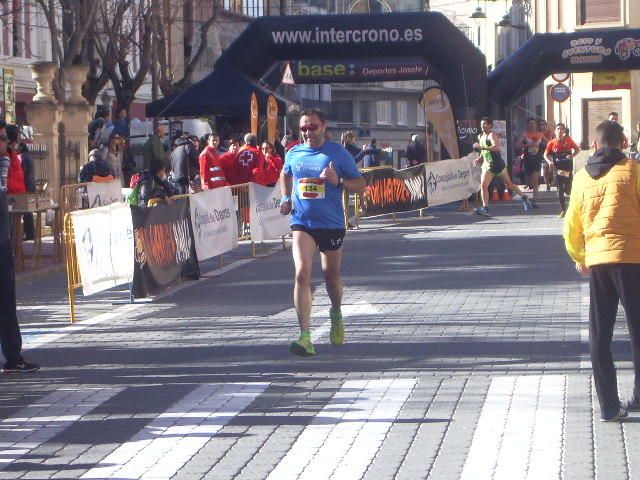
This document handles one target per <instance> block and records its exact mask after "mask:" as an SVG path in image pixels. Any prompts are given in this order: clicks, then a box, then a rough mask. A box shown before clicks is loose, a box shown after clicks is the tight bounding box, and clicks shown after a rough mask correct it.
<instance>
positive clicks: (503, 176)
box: [499, 172, 523, 197]
mask: <svg viewBox="0 0 640 480" xmlns="http://www.w3.org/2000/svg"><path fill="white" fill-rule="evenodd" d="M499 177H500V179H501V180H502V181H503V182H504V185H505V186H506V187H507V189H508V190H513V191H514V192H516V193H517V194H518V195H520V196H521V197H522V195H523V193H522V190H520V187H518V186H517V185H516V184H515V183H513V182H512V181H511V178H510V177H509V173H508V172H502V173H501V174H500V175H499Z"/></svg>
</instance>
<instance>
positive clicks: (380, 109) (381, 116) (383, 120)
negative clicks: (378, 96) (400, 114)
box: [376, 100, 393, 125]
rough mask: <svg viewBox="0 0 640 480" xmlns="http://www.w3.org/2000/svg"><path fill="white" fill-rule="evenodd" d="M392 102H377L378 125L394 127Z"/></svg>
mask: <svg viewBox="0 0 640 480" xmlns="http://www.w3.org/2000/svg"><path fill="white" fill-rule="evenodd" d="M391 108H392V107H391V100H378V101H377V102H376V123H377V124H378V125H392V123H391V122H392V121H393V119H392V115H393V114H392V111H391Z"/></svg>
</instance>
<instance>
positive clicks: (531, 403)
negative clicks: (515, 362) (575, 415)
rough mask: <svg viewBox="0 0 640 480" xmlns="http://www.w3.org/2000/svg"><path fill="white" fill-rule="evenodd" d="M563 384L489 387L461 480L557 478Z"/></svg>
mask: <svg viewBox="0 0 640 480" xmlns="http://www.w3.org/2000/svg"><path fill="white" fill-rule="evenodd" d="M565 385H566V378H565V377H564V376H563V375H544V376H542V375H525V376H519V377H516V376H507V377H496V378H494V379H493V380H492V381H491V385H490V386H489V391H488V393H487V397H486V399H485V403H484V406H483V407H482V412H481V413H480V419H479V420H478V425H477V427H476V430H475V432H474V435H473V440H472V443H471V448H470V449H469V454H468V456H467V459H466V462H465V464H464V468H463V471H462V474H461V476H460V478H461V479H474V480H478V479H513V478H521V479H525V478H530V479H532V480H533V479H540V478H558V477H559V476H560V468H561V460H562V458H561V452H562V448H561V447H562V429H563V421H564V403H565Z"/></svg>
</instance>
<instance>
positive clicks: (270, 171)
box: [262, 142, 284, 187]
mask: <svg viewBox="0 0 640 480" xmlns="http://www.w3.org/2000/svg"><path fill="white" fill-rule="evenodd" d="M262 154H263V155H264V157H265V160H266V164H265V172H264V176H265V181H266V183H267V187H273V186H275V184H276V183H278V179H279V178H280V172H281V171H282V166H283V165H284V162H283V161H282V158H281V157H280V155H278V154H277V153H276V151H275V148H274V147H273V145H271V143H270V142H262Z"/></svg>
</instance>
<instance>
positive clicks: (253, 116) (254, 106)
mask: <svg viewBox="0 0 640 480" xmlns="http://www.w3.org/2000/svg"><path fill="white" fill-rule="evenodd" d="M249 111H250V114H249V115H250V118H249V122H250V124H251V133H253V134H254V135H258V98H257V97H256V94H255V92H254V93H252V94H251V108H250V109H249Z"/></svg>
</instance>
